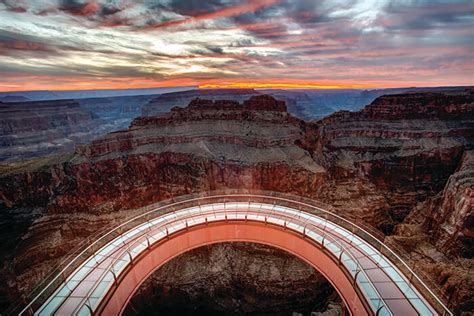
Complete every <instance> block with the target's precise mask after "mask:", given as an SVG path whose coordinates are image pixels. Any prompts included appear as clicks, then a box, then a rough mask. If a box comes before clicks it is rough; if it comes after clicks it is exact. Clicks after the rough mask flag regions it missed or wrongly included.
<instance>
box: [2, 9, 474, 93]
mask: <svg viewBox="0 0 474 316" xmlns="http://www.w3.org/2000/svg"><path fill="white" fill-rule="evenodd" d="M473 74H474V1H473V0H464V1H437V0H434V1H429V0H392V1H390V0H365V1H354V0H331V1H329V0H328V1H324V0H321V1H316V0H253V1H246V0H153V1H152V0H149V1H145V0H138V1H133V0H110V1H105V0H94V1H89V0H36V1H28V0H0V91H21V90H76V89H124V88H151V87H170V86H188V85H193V86H195V85H197V86H200V87H203V88H211V87H253V88H263V87H265V88H272V87H275V88H281V87H283V88H385V87H408V86H410V87H411V86H425V87H426V86H454V85H474V75H473Z"/></svg>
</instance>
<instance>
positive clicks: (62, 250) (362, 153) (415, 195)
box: [0, 89, 474, 314]
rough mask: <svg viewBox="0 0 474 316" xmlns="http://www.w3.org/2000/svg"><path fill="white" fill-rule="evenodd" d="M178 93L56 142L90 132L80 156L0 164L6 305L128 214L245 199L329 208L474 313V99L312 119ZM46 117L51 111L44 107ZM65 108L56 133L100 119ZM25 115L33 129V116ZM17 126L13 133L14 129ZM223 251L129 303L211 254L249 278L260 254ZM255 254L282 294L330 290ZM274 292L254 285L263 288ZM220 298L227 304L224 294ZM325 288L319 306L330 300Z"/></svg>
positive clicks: (381, 104)
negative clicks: (233, 193) (275, 196)
mask: <svg viewBox="0 0 474 316" xmlns="http://www.w3.org/2000/svg"><path fill="white" fill-rule="evenodd" d="M183 93H184V92H183ZM186 93H188V94H191V97H190V96H185V97H183V98H175V96H169V95H165V94H163V95H161V96H158V97H155V98H153V99H150V100H149V102H148V103H147V105H145V106H144V107H143V108H142V109H141V111H142V113H143V114H146V116H142V117H138V118H135V119H133V121H131V123H130V126H129V127H128V128H126V129H122V128H123V126H124V125H123V124H125V123H123V122H122V123H120V124H118V125H116V126H119V128H120V129H121V130H116V131H114V132H111V133H109V134H107V135H102V136H99V135H97V134H94V133H95V132H94V129H93V128H87V129H84V130H81V129H79V130H77V131H76V130H71V131H69V130H67V131H61V129H59V131H56V133H66V132H67V133H71V134H73V133H80V132H81V133H86V131H87V132H89V133H90V134H91V135H90V137H89V136H84V137H81V139H86V140H87V141H85V142H84V144H78V145H77V144H75V146H73V147H74V148H75V149H74V151H70V150H69V149H71V147H68V150H64V151H61V152H59V154H56V155H49V156H47V157H39V158H35V159H28V160H15V159H12V160H6V161H4V162H2V163H0V226H1V228H2V230H1V231H2V240H8V242H6V243H2V248H1V249H0V250H1V251H0V255H1V257H2V259H3V260H2V261H3V266H2V268H1V269H2V273H1V275H2V276H1V277H0V282H1V283H0V291H1V292H0V293H1V295H0V296H1V297H2V302H1V303H2V307H6V306H7V305H8V304H9V303H12V301H14V300H15V298H16V297H18V295H21V294H25V293H27V292H28V291H29V290H31V288H32V287H33V286H34V285H35V284H36V283H37V282H38V281H39V280H40V279H41V278H42V277H43V276H44V275H45V274H46V273H47V272H48V271H49V269H50V268H51V266H53V265H54V264H56V263H57V262H59V261H60V260H61V258H63V257H64V256H65V255H66V254H67V253H68V252H69V251H70V250H71V249H72V248H74V247H75V245H77V244H78V243H80V242H83V241H85V240H86V239H87V237H88V236H90V235H91V234H93V233H94V232H96V231H98V230H100V229H102V228H103V227H104V226H107V225H110V224H113V223H118V222H120V221H121V220H123V219H124V218H126V217H127V216H129V215H130V212H132V211H131V210H133V209H135V208H138V207H141V206H144V205H147V204H150V203H153V202H157V201H159V200H163V199H167V198H171V197H174V196H179V195H182V194H189V193H194V192H202V191H212V190H220V189H232V188H239V189H240V188H246V189H255V190H269V191H278V192H285V193H290V194H295V195H299V196H305V197H309V198H314V199H317V200H320V201H322V202H325V203H328V204H331V205H333V206H334V207H335V208H336V209H337V211H338V212H340V214H341V215H343V216H345V217H346V218H350V219H352V220H353V221H355V222H357V223H364V225H370V226H372V227H373V228H374V229H377V230H378V231H379V232H380V233H383V234H384V235H385V240H386V242H387V243H389V244H391V245H393V246H394V247H397V248H400V249H401V250H402V251H404V252H406V253H407V255H408V260H409V261H410V262H411V263H412V264H413V265H415V266H417V267H418V268H419V269H420V270H422V271H423V272H424V273H426V274H427V275H428V276H429V278H430V279H432V280H433V281H434V282H435V283H436V284H437V286H439V288H440V292H441V293H442V294H443V296H444V297H446V298H447V299H449V301H450V307H451V308H452V309H453V310H454V311H455V312H457V313H462V312H467V311H469V310H470V309H472V306H473V305H474V300H473V294H474V293H473V291H472V289H473V288H474V277H473V274H472V271H474V266H473V263H474V261H473V258H472V255H473V253H474V248H473V246H474V243H473V242H472V238H473V236H474V230H473V226H474V221H473V219H474V217H473V216H474V215H473V211H472V205H473V199H474V188H473V185H474V177H473V176H474V169H473V168H474V148H473V145H474V93H473V90H469V89H465V90H463V89H461V90H449V91H444V92H443V91H428V92H413V93H402V94H395V95H384V96H381V97H378V98H377V99H375V100H374V101H373V102H372V103H371V104H369V105H367V106H365V107H364V108H363V109H361V110H360V111H356V112H349V111H339V112H335V113H333V114H330V115H329V116H326V117H324V118H321V119H312V120H304V119H303V118H302V117H297V116H296V115H294V114H293V113H292V111H294V110H290V109H291V106H292V105H291V103H290V105H287V103H285V102H284V101H281V100H279V99H278V97H277V99H276V98H274V97H272V96H270V95H265V94H263V93H255V94H254V93H253V91H241V92H239V93H237V94H238V95H237V96H235V97H234V98H231V100H226V99H225V98H227V95H226V93H229V92H226V93H223V95H224V96H219V97H218V98H217V99H214V100H210V99H204V98H201V97H199V98H197V99H196V98H195V95H194V94H193V93H191V92H185V94H186ZM189 98H191V99H190V100H189ZM183 100H184V101H183ZM97 102H99V101H97ZM182 102H185V103H186V104H183V103H182ZM188 103H189V104H188ZM41 104H44V103H41ZM44 107H45V111H49V110H48V104H47V103H46V104H45V105H44ZM68 107H70V108H71V109H72V110H73V112H74V113H75V114H74V115H75V116H66V117H64V118H62V119H63V120H64V121H67V122H75V121H82V122H85V123H84V124H83V125H81V124H77V125H81V126H90V125H94V121H95V120H98V119H101V118H100V117H99V115H96V116H94V115H89V114H87V113H90V112H87V111H85V110H84V109H83V108H81V107H80V105H79V103H77V102H76V101H70V102H68ZM39 108H41V107H39ZM132 108H133V109H129V110H121V112H126V113H135V114H133V115H136V113H137V111H138V108H139V107H138V106H135V107H132ZM0 109H4V111H10V110H11V108H10V106H6V107H4V108H2V107H0ZM158 109H161V110H158ZM35 110H36V111H39V110H42V109H36V107H35ZM53 111H54V110H53ZM83 111H85V112H83ZM105 112H107V111H105ZM16 115H18V114H15V117H16ZM25 115H26V119H28V117H29V115H30V114H28V113H27V114H25ZM48 115H49V114H48ZM131 116H132V115H130V117H131ZM103 117H105V115H104V116H103ZM102 119H103V118H102ZM35 120H36V118H35ZM9 124H11V123H9ZM89 124H90V125H89ZM18 125H19V123H16V125H15V124H13V125H10V126H14V127H15V129H16V130H18V128H19V127H18ZM41 125H44V123H42V124H41ZM65 125H67V124H65ZM73 125H74V126H76V124H73ZM12 130H13V128H12ZM28 132H29V131H28ZM25 133H26V132H25ZM34 133H35V134H38V133H37V132H34ZM6 135H7V136H8V134H6ZM38 135H43V136H42V137H43V138H44V139H50V138H51V137H52V136H51V135H44V134H42V133H39V134H38ZM30 138H31V141H30V143H31V144H33V143H34V142H35V139H34V137H33V136H30ZM27 139H28V138H27ZM7 140H8V139H7ZM9 141H10V142H11V143H12V144H14V143H13V140H9ZM9 144H10V143H9ZM219 247H220V248H219ZM219 247H217V248H215V249H209V248H203V249H198V250H196V251H195V253H194V254H193V255H191V254H186V255H185V257H183V258H184V259H183V258H177V259H176V260H173V261H171V262H169V263H168V264H167V266H166V267H165V268H164V270H162V271H161V272H160V270H161V269H160V270H159V271H158V272H157V274H156V275H154V276H153V278H152V279H153V280H156V282H153V281H149V284H145V285H144V287H143V288H141V289H140V291H139V292H138V294H137V297H136V299H135V300H136V301H137V302H139V301H140V293H146V292H147V291H148V292H154V293H158V294H159V295H158V296H157V297H158V298H157V300H158V301H159V299H160V297H161V296H160V295H161V294H160V293H164V289H163V288H159V286H162V285H159V284H167V286H168V287H172V286H173V285H177V284H183V283H186V282H188V283H189V281H186V280H183V279H181V280H180V279H178V278H177V277H172V275H173V274H171V273H166V272H163V271H176V270H177V269H179V267H180V266H182V265H183V264H185V262H192V261H193V260H198V259H195V258H196V256H198V258H200V259H199V260H200V261H199V260H198V261H197V262H208V261H210V260H211V259H212V258H216V256H217V258H220V259H219V260H223V259H222V256H224V257H225V254H228V255H229V257H228V258H230V259H228V260H231V261H232V260H235V258H241V259H239V260H240V261H237V262H236V266H237V268H236V269H235V270H233V271H232V273H237V274H238V275H239V273H240V275H242V279H244V280H245V279H249V278H251V275H247V276H245V277H244V276H243V274H242V273H244V272H245V271H243V268H242V266H245V262H248V261H246V260H251V258H250V254H251V253H252V252H254V251H256V250H255V249H256V248H255V247H256V246H249V245H239V246H234V247H235V248H234V249H232V246H229V245H223V246H219ZM257 248H258V247H257ZM258 250H259V253H261V252H264V253H266V255H265V256H263V255H262V256H263V257H262V258H273V259H269V260H266V259H265V260H263V259H261V261H266V262H267V261H268V262H270V263H269V264H270V268H274V269H275V271H278V274H279V275H282V276H286V277H285V278H283V279H284V280H287V281H286V282H287V283H285V284H286V286H289V284H294V287H293V288H288V291H289V290H290V289H292V291H295V293H298V291H305V290H307V289H304V288H303V289H301V287H300V286H298V284H309V285H311V286H313V285H314V286H319V285H321V284H325V285H324V286H322V287H323V288H324V287H325V286H326V287H327V283H324V280H321V276H320V275H318V274H315V271H314V270H312V269H310V268H309V267H304V266H302V265H301V264H300V263H296V262H294V263H292V265H295V266H298V267H299V268H298V269H297V270H298V271H301V273H300V274H299V275H298V281H297V280H296V279H291V278H289V276H290V275H291V273H290V272H289V271H290V270H288V269H287V268H285V267H284V266H283V265H281V264H279V262H280V263H281V260H283V259H284V258H287V257H285V254H281V253H276V252H271V251H269V250H265V249H263V248H262V249H260V248H258ZM222 253H224V254H222ZM186 256H187V257H186ZM193 258H194V259H193ZM232 258H234V259H232ZM212 260H217V259H212ZM219 260H218V261H219ZM254 260H257V259H255V258H254ZM285 260H286V259H285ZM288 260H290V259H288ZM291 260H296V259H294V258H293V259H291ZM239 262H240V267H241V268H240V269H239V268H238V266H239ZM195 266H196V265H195ZM191 270H192V271H190V272H189V274H187V275H186V277H187V278H188V279H187V280H193V279H194V278H196V276H198V275H202V276H207V278H205V277H203V279H202V280H203V281H202V283H201V284H200V285H199V286H201V287H203V288H206V286H207V285H209V287H208V288H212V287H211V286H210V283H209V282H211V280H212V276H211V274H210V272H209V270H206V265H203V264H198V265H197V266H196V268H195V269H191ZM226 273H227V275H228V274H229V273H230V272H229V271H227V272H226ZM270 281H271V278H270V279H267V281H265V280H261V282H260V283H261V286H262V288H265V286H267V285H269V284H266V283H265V282H270ZM180 282H181V283H180ZM157 284H158V285H157ZM157 286H158V287H157ZM196 286H197V285H196ZM220 286H221V287H220V289H227V291H230V292H232V289H229V287H228V285H226V284H221V285H220ZM246 288H248V286H247V287H246ZM183 289H184V290H183V291H184V292H185V293H184V294H185V296H186V295H187V297H191V296H192V294H193V293H195V292H196V291H197V290H196V287H193V286H187V287H183ZM324 289H325V290H324V292H325V294H324V295H325V296H326V297H331V296H332V295H333V294H334V293H333V292H331V290H330V289H327V288H324ZM193 291H194V292H193ZM264 292H265V291H264ZM283 293H286V292H283ZM302 293H303V292H302ZM280 294H281V293H280ZM180 295H183V293H181V294H180ZM161 299H162V298H161ZM308 299H309V300H310V301H311V298H308ZM313 303H314V302H313V301H311V302H309V303H308V304H309V305H311V304H313ZM228 304H230V303H228ZM287 307H288V308H293V307H294V306H292V305H291V304H289V305H288V306H287ZM322 307H325V306H322ZM246 308H251V306H250V305H248V306H247V307H246ZM305 308H306V307H305ZM130 309H132V307H130ZM294 310H297V308H294ZM130 313H131V314H133V311H131V312H130Z"/></svg>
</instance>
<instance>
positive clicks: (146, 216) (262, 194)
mask: <svg viewBox="0 0 474 316" xmlns="http://www.w3.org/2000/svg"><path fill="white" fill-rule="evenodd" d="M236 201H247V202H260V203H266V204H278V205H279V206H288V207H290V208H293V209H297V210H302V211H304V212H309V213H311V214H314V215H317V216H319V217H322V218H324V219H326V220H327V221H328V222H332V223H334V224H337V225H339V226H341V227H343V228H345V229H346V230H347V231H350V232H352V233H354V234H355V235H357V236H359V237H361V238H362V239H363V240H365V241H366V242H368V243H369V244H370V245H371V246H373V247H374V248H376V249H377V250H378V251H380V252H381V253H382V254H383V255H384V256H386V257H387V258H388V259H389V260H390V261H391V262H392V263H393V264H394V265H395V266H396V267H397V268H398V269H399V270H400V271H401V272H402V273H403V275H404V276H405V277H407V278H408V279H409V280H410V284H411V285H412V286H414V288H416V290H417V291H419V292H420V293H421V294H422V295H423V297H424V298H425V299H426V300H427V301H428V302H429V303H430V304H431V306H432V307H433V308H435V310H436V312H438V313H439V314H441V315H452V313H451V312H450V311H449V309H448V308H447V307H446V306H445V304H444V303H443V302H442V300H441V299H440V298H439V294H438V295H437V293H435V292H436V289H437V287H436V286H435V285H434V284H433V282H431V281H430V280H429V278H427V277H426V276H423V275H420V273H418V272H419V271H417V273H415V272H414V271H413V269H412V268H410V266H409V263H410V257H409V256H408V255H406V253H404V252H402V251H401V250H400V249H396V248H395V247H393V245H392V244H391V245H390V247H389V246H387V245H385V244H384V236H383V235H382V234H381V233H380V232H378V231H376V230H375V229H374V228H373V227H370V226H369V225H366V224H363V223H361V222H359V221H354V220H351V219H350V218H345V217H343V216H341V215H339V214H336V210H335V209H334V208H333V207H331V206H329V205H326V204H324V203H321V202H318V201H314V200H311V199H308V198H302V197H296V196H292V195H288V194H282V193H275V192H267V191H248V190H246V191H243V190H225V191H214V192H210V193H199V194H192V195H185V196H179V197H176V198H173V199H170V200H166V201H161V202H159V203H156V204H153V205H149V206H146V207H143V208H140V209H137V210H134V211H130V214H133V215H131V216H129V217H128V218H127V219H126V220H125V221H124V222H123V223H122V224H120V225H118V226H117V224H116V223H111V224H110V225H109V226H108V227H105V228H104V229H102V230H100V231H98V232H96V233H95V234H93V235H91V236H89V238H87V239H86V240H84V241H83V242H82V243H80V244H79V245H78V247H77V248H76V249H75V250H74V251H72V252H71V253H70V255H68V256H67V257H66V258H64V260H62V261H61V262H60V263H59V264H58V265H57V266H56V267H55V268H54V269H53V270H52V271H51V272H50V273H49V274H48V275H47V276H45V277H44V278H43V281H42V282H41V283H40V284H38V286H36V287H35V288H34V289H33V290H32V291H31V293H30V294H29V295H27V296H26V297H24V298H23V299H22V301H21V302H18V303H17V304H15V305H14V306H13V307H12V308H10V309H9V310H8V311H7V314H18V313H23V314H25V315H28V314H32V313H33V311H36V310H38V309H39V308H40V307H41V306H42V305H43V304H44V303H45V302H46V301H47V299H48V298H49V297H51V295H52V294H53V293H54V292H55V291H56V290H57V289H58V288H59V287H60V285H61V284H63V283H64V282H65V281H66V278H67V276H69V275H71V274H72V273H73V272H74V270H76V269H77V267H79V266H80V265H81V264H82V263H84V262H85V261H86V260H87V259H88V258H90V257H91V256H92V255H93V254H95V253H96V251H97V250H99V249H100V248H101V247H102V246H104V245H106V244H107V243H109V242H110V241H112V240H114V239H116V238H118V237H119V236H121V234H122V233H123V232H127V231H129V230H130V229H132V228H133V227H136V226H137V224H138V223H140V222H143V223H144V222H149V221H150V220H151V219H153V218H154V217H156V215H157V214H159V215H163V214H166V213H172V212H174V211H177V210H180V209H183V208H186V207H191V206H195V205H199V204H209V203H217V202H223V203H224V202H225V203H227V202H229V203H231V202H236ZM343 256H344V255H343ZM109 278H110V276H109ZM91 299H92V300H93V299H94V297H92V298H91ZM92 305H93V304H92ZM380 312H382V313H383V312H384V308H382V309H381V310H380Z"/></svg>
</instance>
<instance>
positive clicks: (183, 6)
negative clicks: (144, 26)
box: [150, 0, 241, 16]
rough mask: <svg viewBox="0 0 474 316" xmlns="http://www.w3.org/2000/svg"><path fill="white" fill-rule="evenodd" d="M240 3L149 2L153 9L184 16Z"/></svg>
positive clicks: (221, 0)
mask: <svg viewBox="0 0 474 316" xmlns="http://www.w3.org/2000/svg"><path fill="white" fill-rule="evenodd" d="M239 3H241V1H238V0H231V1H228V0H227V1H226V0H172V1H170V2H169V3H160V2H158V3H153V2H152V3H151V4H150V8H151V9H154V10H164V9H166V10H169V11H172V12H176V13H178V14H181V15H185V16H198V15H201V14H206V13H210V12H215V11H217V10H221V9H223V8H226V7H231V6H233V5H237V4H239Z"/></svg>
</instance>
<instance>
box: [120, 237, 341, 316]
mask: <svg viewBox="0 0 474 316" xmlns="http://www.w3.org/2000/svg"><path fill="white" fill-rule="evenodd" d="M334 297H337V293H336V291H335V290H334V288H333V287H332V286H331V285H330V283H329V282H328V281H327V280H326V279H325V278H324V277H323V276H322V275H321V274H320V273H318V272H317V271H316V270H314V269H313V268H312V267H311V266H309V265H308V264H307V263H305V262H303V261H301V260H300V259H298V258H296V257H294V256H292V255H291V254H289V253H286V252H284V251H281V250H278V249H275V248H272V247H269V246H265V245H259V244H252V243H241V242H236V243H223V244H214V245H210V246H205V247H202V248H198V249H194V250H192V251H189V252H187V253H185V254H182V255H180V256H179V257H177V258H175V259H173V260H172V261H170V262H168V263H167V264H165V265H164V266H163V267H161V268H160V269H159V270H157V271H156V272H154V273H153V275H151V276H150V278H148V279H147V280H146V281H145V283H144V284H142V285H141V287H140V289H139V290H138V291H137V293H136V294H135V296H134V297H133V298H132V300H131V302H130V304H129V305H128V306H127V309H126V311H125V313H124V314H125V315H156V314H170V313H177V314H181V315H189V314H200V315H203V314H205V315H216V314H219V313H220V314H222V313H225V314H231V315H241V314H244V313H245V314H246V315H247V314H249V315H262V314H267V315H291V314H292V313H293V312H298V313H302V314H304V315H309V314H310V313H311V312H313V311H314V312H316V311H321V310H324V308H325V307H326V306H325V302H326V301H327V300H328V299H330V298H334Z"/></svg>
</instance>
